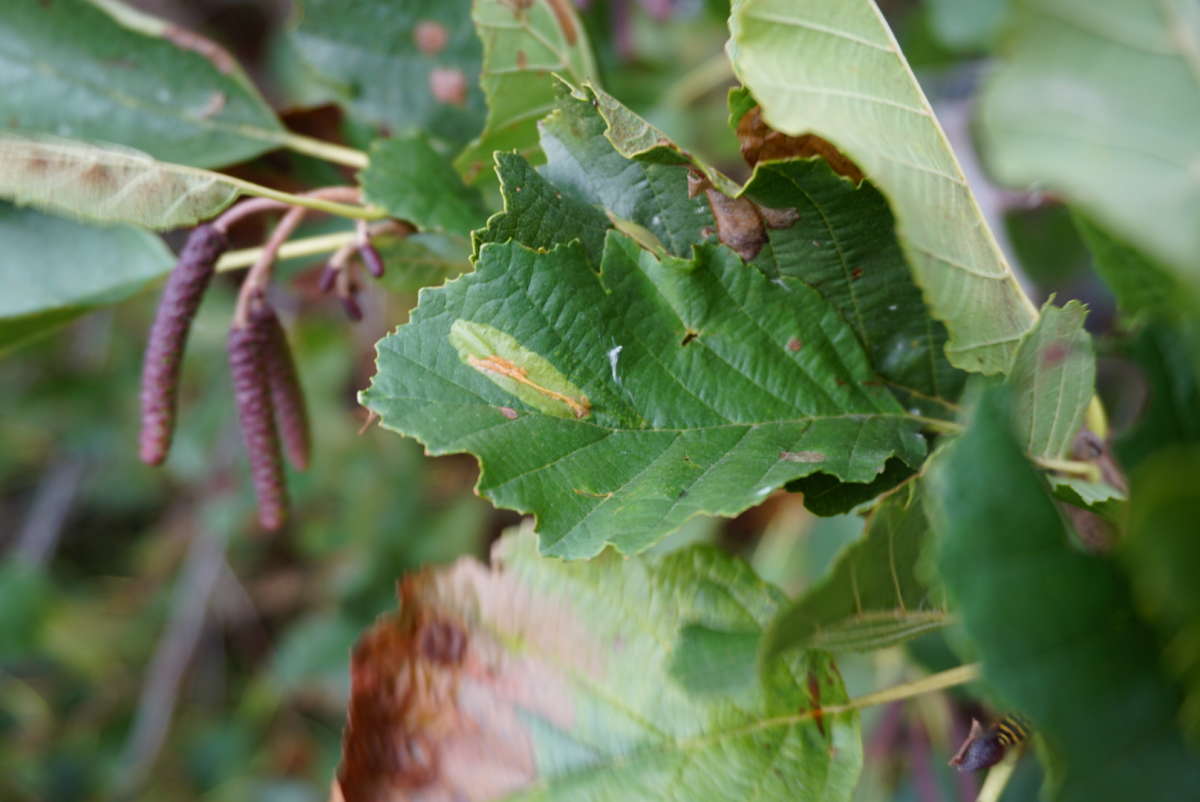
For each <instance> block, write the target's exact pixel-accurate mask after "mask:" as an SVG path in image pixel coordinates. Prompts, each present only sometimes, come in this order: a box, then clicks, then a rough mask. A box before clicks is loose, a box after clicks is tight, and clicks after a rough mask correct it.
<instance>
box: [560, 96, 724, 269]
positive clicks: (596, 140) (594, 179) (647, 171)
mask: <svg viewBox="0 0 1200 802" xmlns="http://www.w3.org/2000/svg"><path fill="white" fill-rule="evenodd" d="M556 91H557V93H558V104H557V108H556V109H555V110H554V112H553V113H552V114H550V115H549V116H548V117H546V118H545V119H543V120H542V121H541V122H540V123H539V124H538V129H539V131H540V132H541V145H542V151H543V152H544V153H545V154H546V164H545V166H544V167H542V169H541V174H542V177H543V178H545V179H546V180H547V181H549V182H550V183H551V184H553V185H554V186H555V187H557V188H558V189H559V191H561V192H562V193H563V194H564V195H566V196H567V197H568V198H571V199H572V200H574V201H576V202H578V203H583V204H586V205H590V206H598V207H601V208H603V209H605V210H607V211H608V213H609V214H610V215H611V216H612V217H615V218H618V219H620V220H627V221H630V222H632V223H635V224H636V225H638V226H641V227H642V228H645V229H646V230H647V231H649V232H650V233H651V234H652V235H653V236H654V237H655V238H657V240H658V241H659V242H661V243H662V244H663V246H665V247H666V249H667V250H668V251H669V252H670V253H671V254H673V255H675V256H684V257H686V256H687V255H688V254H690V253H691V249H692V246H694V245H696V244H698V243H701V242H704V241H706V240H709V239H711V238H712V234H711V233H710V232H711V230H712V229H713V227H714V220H713V215H712V209H711V208H710V207H709V205H708V201H707V200H705V197H704V196H703V195H697V196H696V197H689V193H688V168H687V166H686V165H685V164H684V163H683V162H682V161H679V160H675V159H664V158H662V151H663V150H669V148H663V149H660V150H659V151H658V153H657V154H656V155H653V156H652V157H651V158H649V159H648V160H640V159H639V160H632V161H631V160H630V158H629V157H627V156H625V155H623V154H622V153H621V152H620V151H618V150H617V149H616V148H615V147H614V145H613V143H612V141H611V140H610V139H608V137H607V135H608V132H609V126H608V123H607V122H606V121H605V119H604V117H603V116H602V115H601V114H600V112H599V111H598V110H597V108H596V107H595V106H593V104H592V103H591V102H589V101H588V100H585V99H581V98H579V97H577V96H575V95H574V94H572V93H571V91H570V89H569V88H568V87H566V86H563V85H562V84H557V85H556ZM668 145H669V143H668Z"/></svg>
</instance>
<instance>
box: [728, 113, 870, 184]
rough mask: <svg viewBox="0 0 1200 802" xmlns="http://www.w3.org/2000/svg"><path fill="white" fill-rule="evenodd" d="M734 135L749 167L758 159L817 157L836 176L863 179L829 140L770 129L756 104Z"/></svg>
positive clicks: (740, 121)
mask: <svg viewBox="0 0 1200 802" xmlns="http://www.w3.org/2000/svg"><path fill="white" fill-rule="evenodd" d="M737 137H738V142H739V143H740V144H741V150H742V158H744V159H745V160H746V163H747V164H749V165H750V166H751V167H753V166H754V165H756V164H758V163H759V162H760V161H774V160H781V159H797V158H800V159H803V158H809V157H812V156H820V157H821V158H823V159H825V161H826V162H828V163H829V166H830V167H831V168H833V171H834V172H835V173H837V174H838V175H842V176H845V177H846V178H849V179H850V180H851V181H854V182H855V183H858V182H859V181H862V180H863V173H862V170H860V169H859V168H858V165H856V164H855V163H854V162H852V161H851V160H850V159H848V158H847V157H846V156H845V155H844V154H843V153H842V152H841V151H840V150H838V149H837V148H836V147H834V146H833V144H832V143H830V142H829V141H827V140H825V139H822V138H821V137H819V136H817V135H816V134H803V135H801V136H788V135H787V134H782V133H780V132H778V131H776V130H774V129H773V128H771V127H770V126H769V125H767V123H766V121H765V120H764V119H763V118H762V108H761V107H760V106H755V107H754V108H752V109H750V111H748V112H746V114H745V115H743V116H742V119H741V120H739V121H738V126H737Z"/></svg>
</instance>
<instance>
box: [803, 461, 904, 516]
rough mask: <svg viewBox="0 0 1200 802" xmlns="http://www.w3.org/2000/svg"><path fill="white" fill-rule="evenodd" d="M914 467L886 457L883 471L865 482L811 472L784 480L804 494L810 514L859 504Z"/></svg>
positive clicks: (826, 513) (833, 512) (896, 482)
mask: <svg viewBox="0 0 1200 802" xmlns="http://www.w3.org/2000/svg"><path fill="white" fill-rule="evenodd" d="M914 473H916V471H914V470H913V469H912V468H910V467H908V466H907V465H905V464H904V461H903V460H899V459H894V458H893V459H889V460H888V461H887V465H885V466H884V468H883V472H882V473H880V474H879V475H878V476H876V477H875V478H874V479H872V480H871V481H869V482H839V481H838V480H837V479H836V478H835V477H833V476H830V475H829V474H827V473H814V474H812V475H810V476H803V477H801V478H799V479H794V480H792V481H790V482H788V483H787V489H788V491H790V492H792V493H803V494H804V506H805V507H806V508H807V509H808V511H809V512H811V513H813V514H814V515H822V516H826V517H828V516H832V515H842V514H843V513H847V512H850V511H851V510H853V509H854V508H855V507H857V506H858V505H859V504H862V503H864V502H867V501H870V500H871V499H873V498H875V497H877V496H879V495H882V494H883V493H886V492H887V491H889V490H891V489H892V488H894V487H896V486H897V485H899V484H900V483H901V482H903V481H905V480H906V479H908V478H909V477H910V476H912V475H913V474H914Z"/></svg>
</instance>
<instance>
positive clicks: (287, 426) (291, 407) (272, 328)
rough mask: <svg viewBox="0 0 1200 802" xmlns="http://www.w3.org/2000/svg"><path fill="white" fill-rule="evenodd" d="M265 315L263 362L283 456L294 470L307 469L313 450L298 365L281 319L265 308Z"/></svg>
mask: <svg viewBox="0 0 1200 802" xmlns="http://www.w3.org/2000/svg"><path fill="white" fill-rule="evenodd" d="M263 314H264V315H265V318H266V319H265V320H264V322H263V325H264V327H265V328H266V333H267V341H266V348H265V350H264V352H263V359H264V363H265V367H266V370H267V381H268V382H269V384H270V387H271V404H272V405H273V406H274V407H275V423H276V425H277V426H278V427H279V437H280V439H281V440H282V441H283V450H284V453H286V454H287V457H288V459H289V460H290V461H291V463H292V465H293V466H295V467H296V468H298V469H299V470H304V469H305V468H307V467H308V458H309V453H310V451H311V448H312V438H311V436H310V434H309V426H308V408H307V407H306V406H305V404H304V392H303V391H302V390H301V388H300V379H299V376H298V375H297V373H296V363H295V361H294V360H293V359H292V352H291V349H290V348H288V341H287V335H286V334H284V331H283V326H281V325H280V324H279V318H278V317H276V315H275V313H274V312H273V311H272V310H271V309H270V308H269V307H264V312H263Z"/></svg>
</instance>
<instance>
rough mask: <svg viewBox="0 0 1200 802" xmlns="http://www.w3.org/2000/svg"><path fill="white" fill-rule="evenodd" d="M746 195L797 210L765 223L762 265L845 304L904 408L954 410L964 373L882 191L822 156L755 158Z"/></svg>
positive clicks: (924, 411) (848, 317)
mask: <svg viewBox="0 0 1200 802" xmlns="http://www.w3.org/2000/svg"><path fill="white" fill-rule="evenodd" d="M745 196H746V197H748V198H750V199H751V200H752V201H754V202H756V203H758V204H761V205H762V206H765V207H769V208H773V209H791V210H793V211H794V213H795V217H796V220H795V222H793V223H792V224H791V225H789V226H787V227H784V228H770V227H768V228H767V236H768V241H769V245H768V247H766V248H764V249H763V253H762V255H761V256H760V258H759V259H756V260H755V264H756V265H757V266H759V267H760V268H762V269H763V271H764V272H766V273H767V274H768V275H771V276H774V275H783V276H789V277H792V278H798V279H801V280H803V281H804V282H806V283H807V284H809V285H811V286H812V287H814V288H815V289H816V290H818V291H819V292H820V293H821V294H822V295H824V296H825V297H826V298H827V299H828V300H829V301H830V302H831V303H833V304H834V305H835V306H837V307H838V309H840V310H841V311H842V314H843V316H844V317H845V318H846V320H847V321H848V322H849V323H850V325H851V326H853V327H854V330H855V331H856V332H858V336H859V339H860V340H862V343H863V345H864V346H865V347H866V349H867V353H868V354H869V355H870V357H871V363H872V364H873V365H874V366H875V370H876V371H878V372H879V375H880V376H882V377H883V378H884V379H886V380H887V382H888V384H889V386H890V387H891V389H892V390H893V391H894V392H895V393H896V394H897V396H899V397H900V398H901V399H902V401H903V403H904V404H905V405H906V406H912V407H915V408H917V409H919V410H920V411H921V414H925V415H929V416H933V417H947V416H948V415H950V414H952V410H953V409H954V407H953V403H954V402H955V401H957V400H958V397H959V395H960V394H961V392H962V388H963V382H964V380H965V378H966V374H965V373H963V372H962V371H960V370H957V369H956V368H954V367H953V366H952V365H951V364H950V362H949V361H948V360H947V359H946V355H945V343H946V328H945V326H943V325H942V324H941V323H940V322H938V321H937V320H935V319H933V318H932V317H931V316H930V314H929V310H928V309H927V308H926V306H925V302H924V300H923V299H922V298H921V291H920V290H919V289H918V288H917V286H916V284H914V283H913V279H912V274H911V272H910V271H909V269H908V265H907V263H906V262H905V261H904V255H903V253H902V252H901V250H900V245H899V243H898V242H897V240H896V234H895V230H894V221H893V218H892V214H891V211H890V210H889V209H888V205H887V201H886V200H885V199H884V197H883V196H882V195H881V194H880V193H879V191H878V190H877V189H875V187H874V186H873V185H872V184H871V183H870V182H866V181H864V182H863V183H861V184H859V185H857V186H855V185H854V183H853V182H851V181H849V180H847V179H845V178H843V177H842V176H840V175H838V174H837V173H835V172H833V170H832V169H831V168H830V166H829V163H828V162H826V161H825V160H824V159H822V158H816V159H796V160H791V161H781V162H764V163H761V164H759V165H757V166H756V167H755V170H754V174H753V176H752V177H751V179H750V182H749V183H748V184H747V185H746V189H745Z"/></svg>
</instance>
